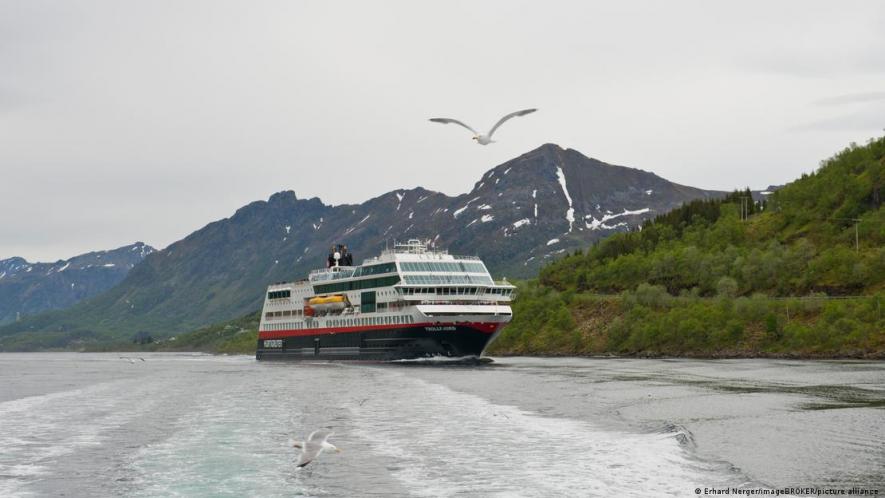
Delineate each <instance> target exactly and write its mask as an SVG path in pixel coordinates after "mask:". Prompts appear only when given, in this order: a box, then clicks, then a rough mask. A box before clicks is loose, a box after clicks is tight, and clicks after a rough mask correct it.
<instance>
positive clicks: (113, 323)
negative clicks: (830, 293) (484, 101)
mask: <svg viewBox="0 0 885 498" xmlns="http://www.w3.org/2000/svg"><path fill="white" fill-rule="evenodd" d="M722 195H724V192H716V191H708V190H702V189H697V188H692V187H686V186H683V185H678V184H675V183H672V182H669V181H667V180H665V179H663V178H661V177H659V176H657V175H655V174H653V173H650V172H647V171H642V170H638V169H634V168H628V167H623V166H613V165H610V164H606V163H604V162H602V161H599V160H596V159H591V158H588V157H586V156H584V155H582V154H581V153H580V152H578V151H575V150H571V149H563V148H561V147H559V146H557V145H553V144H546V145H543V146H541V147H539V148H537V149H535V150H533V151H531V152H528V153H526V154H523V155H522V156H519V157H517V158H515V159H513V160H510V161H508V162H506V163H504V164H501V165H499V166H497V167H495V168H493V169H492V170H490V171H488V172H487V173H485V174H484V175H483V176H482V177H481V178H480V180H479V181H477V182H476V184H475V185H474V187H473V189H472V190H471V191H470V192H469V193H467V194H462V195H459V196H457V197H450V196H447V195H445V194H442V193H439V192H433V191H429V190H426V189H424V188H420V187H419V188H415V189H410V190H395V191H393V192H389V193H387V194H384V195H381V196H379V197H376V198H374V199H370V200H368V201H366V202H364V203H362V204H358V205H356V204H347V205H339V206H330V205H326V204H324V203H323V202H321V201H320V200H319V199H317V198H311V199H298V198H297V197H296V196H295V194H294V193H293V192H291V191H285V192H280V193H277V194H274V195H272V196H271V197H270V198H269V199H268V200H267V201H257V202H253V203H251V204H248V205H246V206H245V207H243V208H240V209H239V210H237V212H236V213H234V215H233V216H232V217H230V218H227V219H223V220H220V221H216V222H214V223H210V224H209V225H207V226H205V227H203V228H202V229H200V230H197V231H196V232H194V233H192V234H191V235H189V236H188V237H186V238H185V239H183V240H181V241H178V242H176V243H174V244H172V245H170V246H169V247H167V248H166V249H164V250H162V251H158V252H156V253H153V254H150V255H148V257H146V258H145V260H144V261H143V262H142V263H141V264H139V265H137V266H136V267H135V268H133V269H132V271H131V272H130V274H129V275H128V276H127V277H126V279H125V280H124V281H123V282H121V283H120V284H119V285H117V286H116V287H114V288H113V289H111V290H109V291H107V292H105V293H104V294H102V295H100V296H97V297H96V298H94V299H91V300H88V301H86V302H83V303H80V304H78V305H76V306H74V307H73V308H71V309H69V310H65V311H62V312H54V313H49V314H44V315H42V316H37V317H33V318H31V319H28V320H23V321H22V322H20V323H16V324H12V325H8V326H6V327H4V328H0V348H7V349H9V348H14V347H21V348H24V347H34V344H35V343H34V342H33V341H31V339H34V340H36V339H37V338H36V337H31V338H28V337H26V336H22V334H32V333H34V332H43V333H44V335H43V336H41V337H40V338H39V339H40V341H42V342H40V343H39V344H40V347H52V346H66V347H70V346H71V345H72V344H77V343H80V342H89V341H97V340H108V339H110V338H118V339H119V338H129V337H131V336H132V335H133V334H134V333H136V332H149V333H151V334H153V335H154V336H157V337H161V336H168V335H172V334H175V333H179V332H182V331H187V330H193V329H195V328H197V327H200V326H204V325H207V324H210V323H215V322H218V321H221V320H225V319H228V318H232V317H237V316H241V315H243V314H245V313H247V312H250V311H253V310H255V309H258V308H259V307H260V306H261V303H262V298H263V296H264V289H265V287H266V286H267V284H268V283H271V282H278V281H286V280H293V279H297V278H302V277H304V275H306V274H307V272H308V271H309V270H311V269H313V268H317V267H321V266H323V265H324V264H325V258H326V255H327V253H328V248H329V246H330V245H331V244H334V243H345V244H347V245H348V246H349V248H350V250H351V252H352V253H354V255H355V260H356V261H360V260H361V259H360V258H362V257H370V256H374V255H376V254H377V253H378V252H379V251H380V250H381V249H383V248H384V246H385V244H386V243H387V242H388V241H393V240H394V239H396V240H404V239H408V238H420V239H430V240H432V241H433V242H434V244H436V245H437V246H438V247H444V248H448V249H449V250H450V251H451V252H453V253H459V254H476V255H479V256H481V257H482V258H483V259H484V260H485V261H486V263H487V264H488V266H489V267H490V270H491V271H492V273H493V275H494V276H495V277H497V278H500V277H502V276H507V277H523V276H530V275H534V274H535V273H536V272H537V270H538V268H539V267H540V266H541V264H543V262H545V261H548V260H550V258H553V257H556V256H557V255H559V254H563V253H565V252H567V251H569V250H572V249H576V248H582V247H586V246H587V245H589V244H590V243H592V242H594V241H596V240H599V239H601V238H603V237H605V236H607V235H609V234H611V233H613V232H617V231H625V230H628V229H631V228H635V227H638V226H639V225H640V224H641V223H642V222H643V221H644V220H645V219H647V218H649V217H652V216H655V215H657V214H660V213H664V212H667V211H669V210H671V209H673V208H675V207H678V206H680V205H681V204H683V203H685V202H687V201H691V200H693V199H699V198H700V199H704V198H714V197H721V196H722ZM4 336H5V338H4ZM72 341H73V342H72Z"/></svg>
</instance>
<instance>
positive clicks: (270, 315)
mask: <svg viewBox="0 0 885 498" xmlns="http://www.w3.org/2000/svg"><path fill="white" fill-rule="evenodd" d="M303 314H304V311H303V310H300V309H297V310H284V311H268V312H267V313H265V314H264V318H275V317H284V316H302V315H303Z"/></svg>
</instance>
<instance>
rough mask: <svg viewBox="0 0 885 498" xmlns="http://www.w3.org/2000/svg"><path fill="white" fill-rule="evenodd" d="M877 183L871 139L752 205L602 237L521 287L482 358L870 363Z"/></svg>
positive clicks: (875, 328)
mask: <svg viewBox="0 0 885 498" xmlns="http://www.w3.org/2000/svg"><path fill="white" fill-rule="evenodd" d="M883 183H885V138H879V139H876V140H871V141H870V142H868V144H867V145H864V146H858V145H855V144H852V145H851V146H850V147H848V148H846V149H845V150H843V151H841V152H839V153H838V154H836V155H835V156H834V157H832V158H831V159H828V160H826V161H824V162H822V163H821V166H820V168H819V169H818V170H817V171H816V172H814V173H812V174H809V175H803V176H802V178H800V179H798V180H796V181H794V182H792V183H791V184H789V185H787V186H786V187H784V188H782V189H780V190H778V191H777V192H775V193H773V194H771V195H770V196H769V197H768V199H767V200H766V201H764V202H762V203H758V204H753V203H750V204H749V206H748V207H747V208H744V209H742V206H741V204H742V202H745V201H742V197H747V196H749V192H735V193H733V194H731V195H729V196H728V197H726V198H724V199H721V200H705V201H694V202H691V203H689V204H686V205H684V206H683V207H681V208H679V209H676V210H674V211H671V212H669V213H667V214H664V215H661V216H658V217H657V218H655V219H654V220H650V221H647V222H646V223H645V224H644V225H643V226H642V229H641V230H638V231H634V232H631V233H624V234H616V235H613V236H611V237H609V238H607V239H605V240H603V241H602V242H600V243H598V244H596V245H594V246H593V247H591V248H589V249H588V250H587V251H586V252H578V253H575V254H572V255H569V256H567V257H564V258H562V259H560V260H558V261H556V262H555V263H553V264H550V265H548V266H547V267H545V268H543V269H542V270H541V273H540V276H539V278H538V280H537V281H530V282H527V283H524V284H522V286H521V294H520V296H519V298H518V300H517V302H516V304H515V308H514V322H513V324H512V325H511V326H510V327H508V328H507V329H506V331H505V333H504V334H503V335H502V337H501V338H500V339H499V340H498V341H497V342H496V343H495V344H494V346H493V348H492V352H495V353H498V354H502V353H521V354H523V353H547V354H591V353H606V352H611V353H630V354H702V355H716V354H723V355H747V354H768V353H770V354H785V355H789V354H799V355H811V356H870V355H872V356H881V355H882V352H883V351H885V319H883V313H882V310H881V307H882V305H883V304H885V303H883V301H885V296H883V293H885V247H883V242H885V223H883V220H885V212H883V210H882V196H883V192H882V189H883ZM742 211H743V212H744V214H743V215H742ZM855 229H856V232H855ZM613 294H617V297H612V295H613ZM849 296H859V297H849Z"/></svg>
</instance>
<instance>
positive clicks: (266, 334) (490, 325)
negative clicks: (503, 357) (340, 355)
mask: <svg viewBox="0 0 885 498" xmlns="http://www.w3.org/2000/svg"><path fill="white" fill-rule="evenodd" d="M455 325H456V324H455V323H434V322H426V323H410V324H398V325H363V326H360V327H333V328H323V329H297V330H296V329H293V330H266V331H261V332H259V333H258V338H259V339H282V338H284V337H300V336H306V335H330V334H353V333H357V332H371V331H375V330H391V329H404V328H424V327H447V326H449V327H453V326H455ZM457 325H461V326H467V327H470V328H472V329H476V330H477V331H479V332H483V333H485V334H494V333H495V332H496V331H498V329H500V328H501V327H503V326H504V325H507V324H506V323H499V322H471V323H458V324H457Z"/></svg>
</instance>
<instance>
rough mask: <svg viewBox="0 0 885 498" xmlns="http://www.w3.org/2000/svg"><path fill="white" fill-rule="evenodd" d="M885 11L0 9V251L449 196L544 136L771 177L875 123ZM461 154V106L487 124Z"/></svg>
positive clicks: (705, 179)
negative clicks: (422, 191) (306, 207)
mask: <svg viewBox="0 0 885 498" xmlns="http://www.w3.org/2000/svg"><path fill="white" fill-rule="evenodd" d="M883 27H885V2H881V1H876V0H871V1H853V2H852V1H841V2H833V1H805V0H803V1H795V2H788V1H778V2H771V1H759V2H748V1H734V2H730V3H726V2H709V1H706V0H704V1H683V2H677V1H671V2H660V1H649V2H623V1H618V2H615V1H610V2H592V3H591V2H585V1H573V2H554V1H544V2H539V1H534V2H520V1H513V0H507V1H501V2H486V1H477V0H472V1H463V2H456V1H445V2H433V3H430V2H419V1H414V0H412V1H402V2H392V1H391V2H379V1H373V2H369V1H359V2H342V1H328V2H322V1H311V2H307V1H294V0H285V1H261V2H259V1H249V2H247V1H239V2H222V1H218V0H211V1H205V2H198V1H187V2H185V1H180V0H174V1H141V2H134V1H121V0H109V1H88V0H83V1H52V2H47V1H41V0H0V258H6V257H11V256H23V257H25V258H28V259H29V260H31V261H35V260H38V261H53V260H56V259H60V258H67V257H70V256H73V255H75V254H78V253H82V252H86V251H89V250H94V249H106V248H113V247H117V246H120V245H124V244H127V243H131V242H133V241H136V240H142V241H144V242H146V243H148V244H151V245H154V246H156V247H158V248H162V247H165V246H166V245H168V244H170V243H171V242H174V241H176V240H178V239H180V238H182V237H184V236H186V235H187V234H189V233H190V232H192V231H194V230H196V229H199V228H200V227H202V226H204V225H205V224H207V223H209V222H211V221H213V220H216V219H220V218H224V217H228V216H230V215H231V214H232V213H233V212H234V211H235V210H236V209H237V208H238V207H240V206H242V205H244V204H246V203H248V202H250V201H253V200H258V199H266V198H267V197H268V196H270V195H271V194H272V193H274V192H277V191H280V190H287V189H291V190H294V191H295V192H296V194H297V195H298V196H299V197H304V198H307V197H314V196H316V197H320V198H321V199H322V200H323V201H325V202H326V203H335V204H338V203H358V202H362V201H364V200H366V199H369V198H371V197H374V196H377V195H379V194H382V193H384V192H387V191H390V190H393V189H396V188H402V187H415V186H418V185H421V186H423V187H426V188H429V189H433V190H438V191H442V192H445V193H447V194H453V195H454V194H459V193H463V192H466V191H468V190H469V189H470V188H471V187H472V185H473V184H474V182H476V180H477V179H478V178H479V176H480V175H481V174H482V173H483V172H484V171H486V170H488V169H489V168H491V167H493V166H495V165H496V164H500V163H502V162H504V161H506V160H508V159H510V158H513V157H515V156H517V155H519V154H521V153H523V152H526V151H528V150H530V149H532V148H535V147H537V146H538V145H540V144H542V143H545V142H555V143H558V144H560V145H562V146H564V147H570V148H574V149H577V150H579V151H581V152H583V153H584V154H586V155H588V156H591V157H595V158H597V159H601V160H603V161H606V162H610V163H613V164H620V165H626V166H633V167H637V168H642V169H645V170H650V171H654V172H655V173H657V174H659V175H661V176H663V177H664V178H667V179H669V180H672V181H676V182H679V183H683V184H688V185H692V186H697V187H704V188H716V189H732V188H735V187H743V186H751V187H754V188H760V187H765V186H767V185H769V184H778V183H783V182H786V181H789V180H791V179H793V178H795V177H797V176H798V175H800V174H801V173H802V172H808V171H812V170H813V169H814V168H815V167H816V166H817V164H818V162H819V161H820V160H821V159H823V158H825V157H827V156H829V155H831V154H832V153H833V152H835V151H837V150H838V149H840V148H842V147H844V146H845V145H847V144H848V143H849V142H851V141H857V142H863V141H865V140H866V139H868V138H869V137H872V136H880V135H882V133H883V132H882V130H883V128H885V28H883ZM525 107H537V108H539V109H540V110H539V112H537V113H535V114H532V115H530V116H527V117H524V118H519V119H517V120H514V121H512V122H510V123H508V124H507V125H506V126H504V127H502V128H501V129H500V130H499V132H498V133H497V134H496V139H497V140H499V142H498V143H495V144H492V145H490V146H487V147H482V146H479V145H476V144H474V143H473V142H472V141H471V140H470V134H469V132H467V131H466V130H463V129H460V128H457V127H455V126H451V125H450V126H442V125H438V124H433V123H429V122H428V121H427V119H428V118H430V117H435V116H444V117H454V118H459V119H462V120H464V121H466V122H467V123H469V124H472V125H474V127H477V128H480V129H487V128H488V127H489V126H490V125H491V124H493V123H494V122H495V120H497V118H498V117H500V116H501V115H503V114H504V113H507V112H510V111H513V110H516V109H521V108H525Z"/></svg>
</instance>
